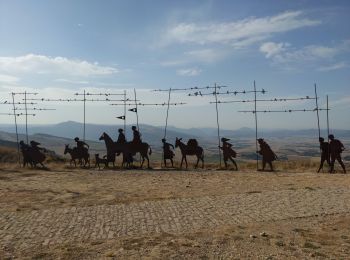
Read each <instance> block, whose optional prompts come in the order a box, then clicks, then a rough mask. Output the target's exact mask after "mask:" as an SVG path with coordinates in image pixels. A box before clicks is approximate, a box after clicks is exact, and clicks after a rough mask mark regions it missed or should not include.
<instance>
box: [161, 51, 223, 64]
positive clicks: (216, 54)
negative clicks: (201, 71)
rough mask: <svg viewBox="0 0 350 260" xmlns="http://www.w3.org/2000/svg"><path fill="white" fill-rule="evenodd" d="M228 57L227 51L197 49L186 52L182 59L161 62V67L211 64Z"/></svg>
mask: <svg viewBox="0 0 350 260" xmlns="http://www.w3.org/2000/svg"><path fill="white" fill-rule="evenodd" d="M227 55H228V51H227V50H223V49H220V50H217V49H209V48H207V49H198V50H192V51H186V52H184V53H183V55H182V57H180V58H178V59H174V60H168V61H165V62H162V63H161V65H162V66H165V67H172V66H181V65H184V64H188V63H198V62H199V63H213V62H217V61H220V60H222V59H223V58H225V57H226V56H227Z"/></svg>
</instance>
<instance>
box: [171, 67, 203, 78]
mask: <svg viewBox="0 0 350 260" xmlns="http://www.w3.org/2000/svg"><path fill="white" fill-rule="evenodd" d="M201 72H202V71H201V70H200V69H197V68H188V69H179V70H177V71H176V73H177V75H180V76H198V75H199V74H201Z"/></svg>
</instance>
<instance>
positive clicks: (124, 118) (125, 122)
mask: <svg viewBox="0 0 350 260" xmlns="http://www.w3.org/2000/svg"><path fill="white" fill-rule="evenodd" d="M124 134H126V90H124Z"/></svg>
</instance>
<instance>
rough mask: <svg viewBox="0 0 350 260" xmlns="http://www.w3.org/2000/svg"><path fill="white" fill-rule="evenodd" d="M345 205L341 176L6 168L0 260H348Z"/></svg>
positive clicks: (0, 173)
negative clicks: (15, 259) (311, 259)
mask: <svg viewBox="0 0 350 260" xmlns="http://www.w3.org/2000/svg"><path fill="white" fill-rule="evenodd" d="M50 168H53V167H50ZM349 198H350V177H349V175H346V174H332V175H330V174H326V173H320V174H316V173H314V172H311V171H310V172H285V171H279V172H275V173H271V172H254V171H250V170H244V171H238V172H235V171H218V170H208V169H207V170H196V171H194V170H188V171H180V170H161V169H153V170H97V169H72V168H69V167H62V166H61V167H60V169H59V170H31V169H20V168H17V167H16V166H13V165H7V166H6V167H5V169H1V170H0V246H1V248H0V259H12V258H17V259H18V258H20V259H113V258H114V259H123V258H127V259H140V258H142V259H310V258H315V259H349V258H350V214H349V213H350V200H349ZM148 210H149V212H148ZM145 212H146V213H145ZM91 215H93V216H94V217H93V218H92V217H91ZM95 216H96V217H95ZM96 230H97V231H96ZM99 231H100V233H99Z"/></svg>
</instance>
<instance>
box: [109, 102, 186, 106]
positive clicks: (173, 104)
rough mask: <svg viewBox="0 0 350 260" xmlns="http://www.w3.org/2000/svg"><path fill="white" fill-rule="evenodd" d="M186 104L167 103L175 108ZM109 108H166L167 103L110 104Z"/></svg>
mask: <svg viewBox="0 0 350 260" xmlns="http://www.w3.org/2000/svg"><path fill="white" fill-rule="evenodd" d="M185 104H187V103H183V102H180V103H169V105H170V106H177V105H185ZM110 105H111V106H124V105H126V106H136V105H138V106H167V105H168V103H166V102H164V103H137V104H110Z"/></svg>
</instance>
